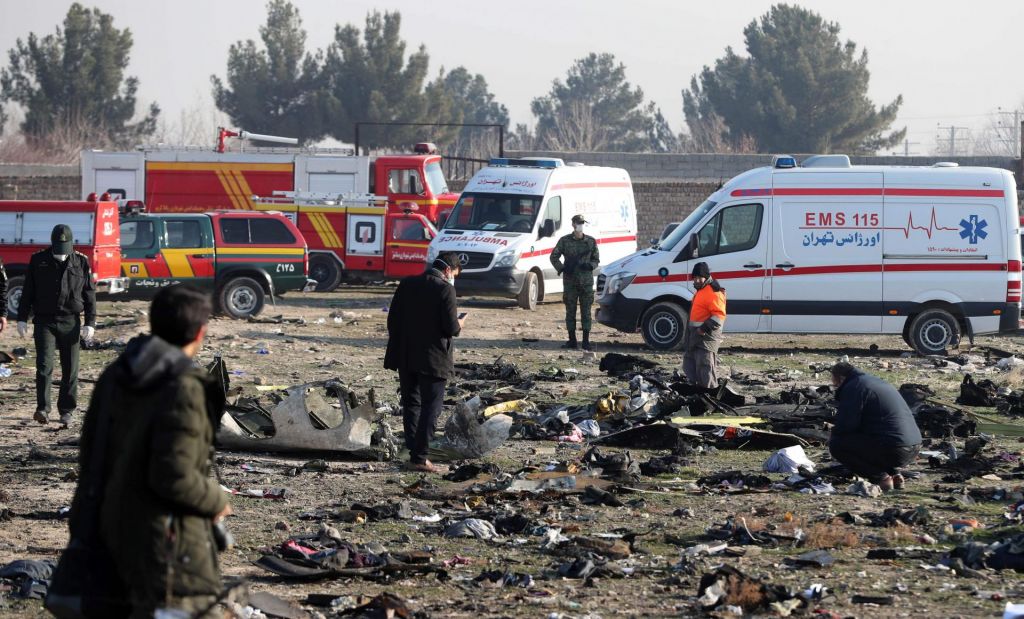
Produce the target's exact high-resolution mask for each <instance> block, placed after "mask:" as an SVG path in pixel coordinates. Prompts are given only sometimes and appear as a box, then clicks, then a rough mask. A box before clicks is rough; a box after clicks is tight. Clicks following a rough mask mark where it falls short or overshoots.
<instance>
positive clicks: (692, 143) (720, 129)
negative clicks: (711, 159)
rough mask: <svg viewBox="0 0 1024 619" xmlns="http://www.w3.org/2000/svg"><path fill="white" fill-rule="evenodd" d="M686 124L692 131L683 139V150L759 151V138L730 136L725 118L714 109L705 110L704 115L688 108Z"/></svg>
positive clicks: (715, 151) (742, 152)
mask: <svg viewBox="0 0 1024 619" xmlns="http://www.w3.org/2000/svg"><path fill="white" fill-rule="evenodd" d="M687 111H688V113H687V116H686V124H687V127H688V128H689V130H690V133H689V134H688V135H686V136H685V139H684V140H681V141H682V142H683V143H682V147H683V151H684V152H691V153H733V154H749V153H756V152H757V140H755V139H754V138H753V136H750V135H743V136H741V137H740V138H739V139H738V140H735V141H734V140H732V139H730V138H729V127H728V126H727V125H726V124H725V120H723V119H722V117H721V116H720V115H719V114H717V113H715V112H714V111H705V112H704V113H703V114H702V115H698V114H696V113H691V112H690V111H689V110H687Z"/></svg>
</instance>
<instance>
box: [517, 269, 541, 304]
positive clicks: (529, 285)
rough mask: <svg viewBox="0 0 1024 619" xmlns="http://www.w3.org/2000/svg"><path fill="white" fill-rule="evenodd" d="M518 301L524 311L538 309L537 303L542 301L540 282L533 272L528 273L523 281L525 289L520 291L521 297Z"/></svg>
mask: <svg viewBox="0 0 1024 619" xmlns="http://www.w3.org/2000/svg"><path fill="white" fill-rule="evenodd" d="M516 300H517V301H518V302H519V307H521V308H523V309H527V310H535V309H537V303H538V302H539V301H540V281H539V280H538V279H537V274H536V273H534V272H533V271H530V272H529V273H527V274H526V277H525V278H524V279H523V287H522V288H521V289H520V290H519V297H518V298H517V299H516Z"/></svg>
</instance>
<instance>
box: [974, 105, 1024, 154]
mask: <svg viewBox="0 0 1024 619" xmlns="http://www.w3.org/2000/svg"><path fill="white" fill-rule="evenodd" d="M1021 120H1024V109H1022V107H1018V108H1016V109H1013V110H1004V109H1002V108H997V110H996V112H995V113H994V114H993V115H991V116H989V119H988V122H987V123H986V124H985V126H984V127H983V128H982V129H981V131H980V132H979V133H978V135H977V136H976V137H975V138H974V154H975V155H993V156H1000V157H1020V156H1021V129H1020V123H1021Z"/></svg>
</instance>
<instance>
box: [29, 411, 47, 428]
mask: <svg viewBox="0 0 1024 619" xmlns="http://www.w3.org/2000/svg"><path fill="white" fill-rule="evenodd" d="M32 419H35V420H36V421H38V422H39V423H41V424H44V425H45V424H47V423H49V422H50V417H49V415H47V414H46V411H43V410H39V411H36V412H35V413H33V414H32Z"/></svg>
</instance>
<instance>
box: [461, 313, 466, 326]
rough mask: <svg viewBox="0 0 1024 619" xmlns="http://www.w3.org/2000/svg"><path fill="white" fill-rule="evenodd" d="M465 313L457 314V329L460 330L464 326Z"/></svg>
mask: <svg viewBox="0 0 1024 619" xmlns="http://www.w3.org/2000/svg"><path fill="white" fill-rule="evenodd" d="M465 323H466V312H459V328H460V329H462V328H463V327H465V326H466V324H465Z"/></svg>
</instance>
